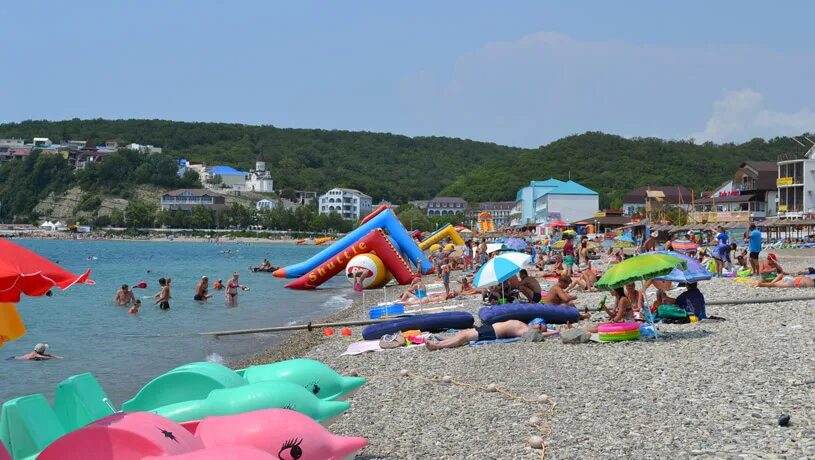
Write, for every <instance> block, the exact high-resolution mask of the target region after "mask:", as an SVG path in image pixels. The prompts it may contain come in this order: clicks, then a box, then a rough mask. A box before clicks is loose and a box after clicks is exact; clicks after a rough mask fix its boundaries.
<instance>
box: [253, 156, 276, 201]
mask: <svg viewBox="0 0 815 460" xmlns="http://www.w3.org/2000/svg"><path fill="white" fill-rule="evenodd" d="M246 190H247V191H250V192H266V193H272V192H274V181H273V180H272V173H271V172H270V171H267V170H266V161H265V160H264V159H263V154H262V153H259V154H258V157H257V160H256V161H255V169H253V170H251V171H249V174H247V175H246Z"/></svg>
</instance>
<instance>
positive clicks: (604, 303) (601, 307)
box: [597, 295, 608, 311]
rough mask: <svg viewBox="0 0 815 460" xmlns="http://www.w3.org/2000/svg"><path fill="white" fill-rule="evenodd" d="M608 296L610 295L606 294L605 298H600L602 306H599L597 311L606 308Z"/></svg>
mask: <svg viewBox="0 0 815 460" xmlns="http://www.w3.org/2000/svg"><path fill="white" fill-rule="evenodd" d="M607 298H608V296H605V295H604V296H603V298H602V299H601V300H600V306H599V307H598V308H597V311H603V309H604V308H606V299H607Z"/></svg>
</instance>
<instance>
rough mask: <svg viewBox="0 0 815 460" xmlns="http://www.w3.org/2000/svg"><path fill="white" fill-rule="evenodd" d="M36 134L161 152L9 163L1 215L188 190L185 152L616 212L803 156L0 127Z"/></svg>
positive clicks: (593, 141) (735, 147)
mask: <svg viewBox="0 0 815 460" xmlns="http://www.w3.org/2000/svg"><path fill="white" fill-rule="evenodd" d="M35 136H36V137H49V138H51V139H52V140H54V141H60V140H64V139H93V140H96V141H97V142H103V141H105V140H108V139H112V140H117V141H119V143H120V145H123V144H128V143H131V142H136V143H140V144H153V145H156V146H161V147H163V148H164V151H165V153H163V154H160V155H151V156H149V157H145V158H135V157H133V156H132V155H131V154H129V153H127V154H122V155H119V156H117V157H116V158H108V159H106V160H105V161H104V162H102V164H100V165H99V166H98V167H95V168H92V169H91V170H88V171H86V172H82V173H77V174H74V173H73V172H72V171H71V170H70V167H69V165H67V162H65V161H64V160H62V159H60V158H48V159H46V158H44V157H39V158H36V157H34V158H29V160H26V161H24V162H20V164H10V163H9V164H6V165H4V166H3V167H1V168H0V196H2V197H3V204H2V207H0V217H3V216H5V217H9V216H12V215H20V214H25V213H27V212H30V210H31V209H33V208H34V206H35V205H36V204H37V201H38V200H40V199H42V198H43V197H45V196H47V195H48V194H50V193H52V192H55V193H58V192H60V191H62V190H67V189H68V188H69V187H72V186H81V187H82V189H83V190H85V191H100V192H103V193H107V192H112V193H114V194H119V195H127V193H128V189H129V188H130V187H132V185H133V184H136V183H150V184H154V185H158V186H161V187H166V188H171V187H179V186H190V185H191V180H192V179H193V178H192V177H187V178H177V177H174V175H173V174H174V173H173V170H174V165H175V160H176V159H178V158H182V157H183V158H186V159H188V160H191V161H203V162H206V163H207V164H225V165H231V166H234V167H238V168H243V169H249V168H252V167H253V166H254V161H255V157H256V156H257V154H258V153H263V155H264V156H265V159H266V162H267V168H268V169H270V170H271V171H272V174H273V177H274V179H275V181H276V188H278V189H283V188H290V189H297V190H314V191H318V192H323V191H325V190H327V189H329V188H332V187H337V186H341V187H350V188H357V189H359V190H362V191H364V192H366V193H368V194H369V195H371V196H372V197H373V198H374V200H375V201H377V200H379V199H387V200H389V201H392V202H395V203H403V202H406V201H408V200H412V199H428V198H432V197H433V196H437V195H440V194H441V195H452V196H461V197H463V198H465V199H466V200H468V201H471V202H476V201H487V200H513V199H514V198H515V193H516V191H517V190H518V188H520V187H522V186H523V185H524V184H526V183H528V182H529V181H530V180H533V179H547V178H549V177H556V178H559V179H567V178H568V177H571V178H572V179H573V180H576V181H578V182H581V183H583V184H584V185H586V186H588V187H590V188H592V189H594V190H596V191H598V192H599V193H600V194H601V204H602V205H603V206H609V205H611V204H618V203H619V199H620V198H621V197H622V196H623V195H624V194H625V193H626V192H627V191H629V190H631V189H633V188H635V187H638V186H641V185H649V184H659V185H683V186H685V187H688V188H690V189H692V190H694V191H695V192H697V193H698V192H700V191H702V190H709V189H711V188H713V187H715V186H717V185H719V184H720V183H722V182H723V181H724V180H726V179H727V178H729V177H732V175H733V173H734V172H735V169H736V168H737V167H738V165H739V163H740V162H741V161H743V160H747V159H752V160H770V161H774V160H776V158H777V157H778V155H779V154H782V153H790V152H798V151H801V150H802V148H801V147H800V146H799V145H798V144H796V143H795V142H793V141H792V140H790V139H786V138H776V139H772V140H769V141H765V140H763V139H754V140H752V141H750V142H746V143H743V144H723V145H716V144H712V143H708V144H704V145H696V144H694V143H693V142H691V141H665V140H661V139H654V138H635V139H626V138H622V137H619V136H614V135H609V134H603V133H597V132H588V133H585V134H581V135H574V136H569V137H566V138H563V139H560V140H558V141H555V142H552V143H550V144H548V145H546V146H543V147H540V148H537V149H520V148H513V147H506V146H500V145H496V144H490V143H484V142H475V141H469V140H462V139H452V138H444V137H414V138H411V137H406V136H399V135H392V134H382V133H369V132H349V131H326V130H315V129H281V128H276V127H274V126H247V125H240V124H226V123H188V122H173V121H163V120H102V119H96V120H78V119H74V120H66V121H55V122H52V121H24V122H21V123H9V124H0V138H2V137H22V138H25V139H29V140H30V139H31V138H33V137H35ZM111 160H112V161H111ZM109 161H110V164H106V163H108V162H109Z"/></svg>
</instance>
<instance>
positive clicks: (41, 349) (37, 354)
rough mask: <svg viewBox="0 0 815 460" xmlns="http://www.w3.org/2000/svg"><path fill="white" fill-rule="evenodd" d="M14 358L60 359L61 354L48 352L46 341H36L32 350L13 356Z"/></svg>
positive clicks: (25, 359) (22, 359)
mask: <svg viewBox="0 0 815 460" xmlns="http://www.w3.org/2000/svg"><path fill="white" fill-rule="evenodd" d="M14 359H16V360H20V361H48V360H49V359H62V356H57V355H52V354H50V353H48V344H47V343H38V344H37V345H36V346H34V351H30V352H28V353H26V354H24V355H21V356H15V357H14Z"/></svg>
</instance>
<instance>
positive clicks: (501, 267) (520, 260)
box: [473, 252, 531, 288]
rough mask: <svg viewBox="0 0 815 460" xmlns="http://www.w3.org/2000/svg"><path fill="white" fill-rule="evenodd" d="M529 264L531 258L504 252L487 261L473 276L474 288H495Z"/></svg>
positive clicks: (526, 255) (520, 253)
mask: <svg viewBox="0 0 815 460" xmlns="http://www.w3.org/2000/svg"><path fill="white" fill-rule="evenodd" d="M530 262H531V256H530V255H529V254H524V253H522V252H505V253H503V254H501V255H498V256H495V257H493V258H492V259H490V260H488V261H487V263H485V264H484V266H482V267H481V268H480V269H479V270H478V273H476V274H475V278H473V284H474V285H475V287H479V288H481V287H489V286H495V285H496V284H498V283H503V282H504V281H506V280H508V279H509V278H511V277H513V276H515V275H516V274H517V273H518V272H519V271H521V269H522V268H523V267H524V265H527V264H529V263H530Z"/></svg>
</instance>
